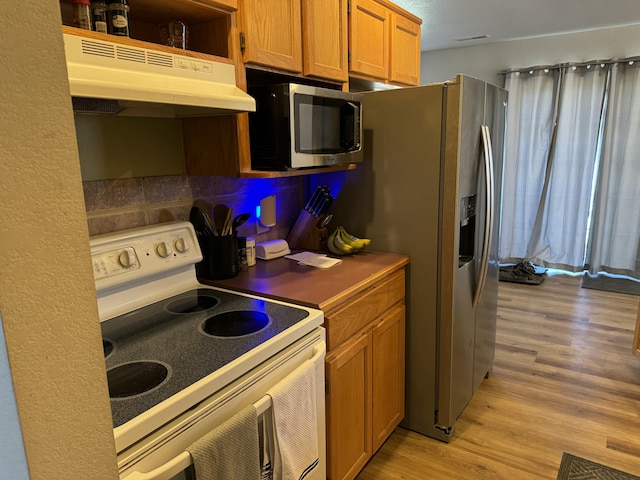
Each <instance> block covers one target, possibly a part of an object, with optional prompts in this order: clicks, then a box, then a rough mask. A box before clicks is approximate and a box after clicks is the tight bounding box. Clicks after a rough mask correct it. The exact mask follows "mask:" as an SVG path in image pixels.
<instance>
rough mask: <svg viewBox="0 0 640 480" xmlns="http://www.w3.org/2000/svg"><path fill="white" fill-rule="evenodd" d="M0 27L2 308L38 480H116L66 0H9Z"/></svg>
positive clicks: (22, 420) (24, 429) (31, 466)
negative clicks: (70, 77)
mask: <svg viewBox="0 0 640 480" xmlns="http://www.w3.org/2000/svg"><path fill="white" fill-rule="evenodd" d="M0 25H1V26H2V27H1V28H0V44H1V45H2V47H3V48H2V53H0V72H2V73H1V74H0V105H2V112H1V114H0V156H1V160H0V309H1V310H2V321H3V326H4V334H5V340H6V344H7V352H8V359H9V365H10V367H11V375H12V379H13V386H14V389H15V400H16V404H17V407H18V415H19V420H20V426H21V429H22V436H23V438H24V446H25V452H26V459H27V464H28V468H29V473H30V478H31V479H33V480H40V479H42V480H57V479H60V480H62V479H65V480H68V479H91V480H102V479H105V480H106V479H117V477H118V475H117V468H116V463H115V454H114V442H113V430H112V424H111V414H110V407H109V395H108V391H107V386H106V380H105V378H106V376H105V366H104V358H103V353H102V347H101V336H100V326H99V321H98V314H97V308H96V300H95V290H94V286H93V272H92V269H91V258H90V252H89V238H88V232H87V221H86V215H85V211H84V198H83V193H82V183H81V178H80V167H79V162H78V152H77V147H76V140H75V131H74V123H73V115H72V111H71V100H70V96H69V87H68V83H67V80H66V68H65V61H64V51H63V44H62V35H61V31H60V4H59V2H58V0H46V1H39V0H25V1H23V2H20V4H19V5H18V4H17V2H2V5H1V6H0ZM14 467H19V465H17V464H16V465H14ZM3 473H4V472H3ZM3 473H0V477H2V478H5V477H4V476H3ZM12 478H13V477H12ZM17 478H23V477H17Z"/></svg>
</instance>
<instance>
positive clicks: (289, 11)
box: [240, 0, 302, 73]
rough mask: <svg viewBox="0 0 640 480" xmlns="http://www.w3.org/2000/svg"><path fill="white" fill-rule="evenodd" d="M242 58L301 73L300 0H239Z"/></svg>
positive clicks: (248, 61)
mask: <svg viewBox="0 0 640 480" xmlns="http://www.w3.org/2000/svg"><path fill="white" fill-rule="evenodd" d="M240 15H241V17H242V33H243V34H244V39H245V47H244V55H243V58H244V61H245V63H255V64H258V65H264V66H268V67H274V68H279V69H282V70H288V71H291V72H295V73H300V72H302V34H301V28H300V24H301V17H300V0H269V1H268V2H264V1H262V2H256V1H252V0H240Z"/></svg>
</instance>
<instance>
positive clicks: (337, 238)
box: [327, 227, 371, 255]
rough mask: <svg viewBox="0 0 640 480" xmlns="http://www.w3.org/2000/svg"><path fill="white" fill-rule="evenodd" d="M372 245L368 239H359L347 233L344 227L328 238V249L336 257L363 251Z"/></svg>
mask: <svg viewBox="0 0 640 480" xmlns="http://www.w3.org/2000/svg"><path fill="white" fill-rule="evenodd" d="M369 244H371V240H369V239H368V238H358V237H356V236H354V235H351V234H350V233H347V231H346V230H345V229H344V228H343V227H338V228H336V229H335V230H334V232H333V233H332V234H331V235H329V238H327V247H328V248H329V251H330V252H331V253H335V254H336V255H349V254H350V253H356V252H357V251H359V250H362V249H363V248H364V247H366V246H367V245H369Z"/></svg>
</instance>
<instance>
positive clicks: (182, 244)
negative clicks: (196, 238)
mask: <svg viewBox="0 0 640 480" xmlns="http://www.w3.org/2000/svg"><path fill="white" fill-rule="evenodd" d="M175 247H176V250H177V251H178V252H180V253H186V252H187V251H188V250H189V244H188V243H187V242H186V241H185V239H184V238H182V237H180V238H178V239H177V240H176V244H175Z"/></svg>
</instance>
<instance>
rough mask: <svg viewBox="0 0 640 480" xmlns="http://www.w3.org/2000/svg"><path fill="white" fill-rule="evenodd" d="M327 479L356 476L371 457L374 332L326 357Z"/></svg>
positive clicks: (337, 479) (338, 479)
mask: <svg viewBox="0 0 640 480" xmlns="http://www.w3.org/2000/svg"><path fill="white" fill-rule="evenodd" d="M325 371H326V376H327V385H328V390H327V398H326V409H327V410H326V411H327V478H328V479H329V480H344V479H349V480H351V479H353V478H355V477H356V475H357V474H358V472H360V470H361V469H362V468H363V467H364V465H365V464H366V463H367V461H368V460H369V458H371V334H370V333H367V334H366V335H362V336H360V337H358V338H356V339H355V340H353V341H349V342H347V343H345V344H344V345H342V346H341V347H340V348H337V349H336V350H334V351H333V352H331V353H330V354H329V355H328V356H327V360H326V368H325Z"/></svg>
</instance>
